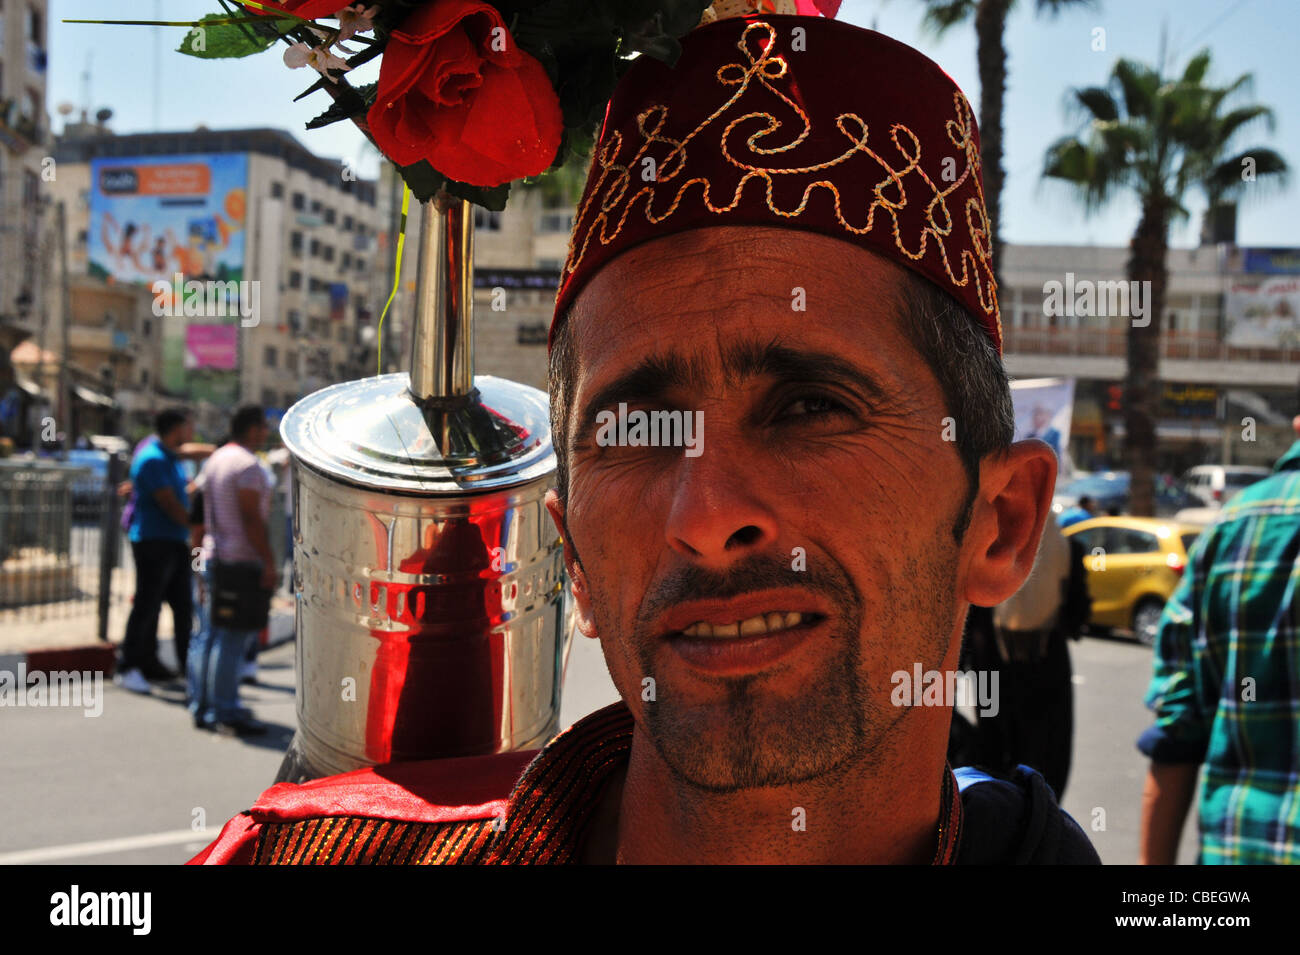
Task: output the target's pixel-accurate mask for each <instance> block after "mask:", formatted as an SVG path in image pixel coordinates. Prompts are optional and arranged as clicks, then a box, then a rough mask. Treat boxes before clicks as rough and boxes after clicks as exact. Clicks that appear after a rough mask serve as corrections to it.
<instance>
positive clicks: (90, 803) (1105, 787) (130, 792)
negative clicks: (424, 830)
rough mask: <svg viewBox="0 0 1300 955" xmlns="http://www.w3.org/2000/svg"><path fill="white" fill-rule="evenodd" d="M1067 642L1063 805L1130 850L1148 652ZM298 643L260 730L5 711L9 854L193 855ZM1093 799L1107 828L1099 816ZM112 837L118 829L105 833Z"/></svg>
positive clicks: (0, 843)
mask: <svg viewBox="0 0 1300 955" xmlns="http://www.w3.org/2000/svg"><path fill="white" fill-rule="evenodd" d="M1071 650H1072V653H1073V655H1074V661H1075V672H1076V687H1075V689H1076V693H1077V696H1076V735H1075V747H1076V749H1075V760H1074V766H1073V769H1072V772H1071V775H1070V782H1069V785H1068V788H1067V792H1066V799H1065V806H1066V808H1067V809H1068V810H1069V811H1070V812H1071V814H1072V815H1073V816H1074V817H1075V818H1076V819H1077V820H1079V822H1080V824H1081V825H1083V826H1084V828H1085V829H1086V830H1088V832H1089V834H1090V836H1091V837H1092V839H1093V841H1094V844H1095V845H1096V846H1097V849H1098V851H1099V852H1100V854H1101V856H1102V859H1103V861H1105V862H1108V863H1131V862H1134V861H1135V860H1136V844H1137V828H1138V807H1139V797H1140V793H1141V787H1142V779H1143V775H1144V773H1145V770H1146V766H1145V762H1144V760H1143V759H1142V757H1141V755H1140V754H1139V753H1138V752H1137V751H1136V750H1135V749H1134V747H1133V741H1134V739H1135V738H1136V737H1137V735H1138V733H1140V732H1141V730H1142V729H1143V728H1145V726H1146V725H1147V724H1148V714H1147V712H1146V711H1145V710H1144V709H1143V708H1142V705H1141V698H1142V694H1143V692H1144V690H1145V687H1146V682H1147V676H1148V669H1149V666H1150V651H1149V650H1147V649H1145V648H1143V647H1140V646H1138V645H1136V644H1133V643H1129V642H1125V641H1120V640H1106V639H1100V638H1086V639H1084V640H1083V641H1082V642H1080V643H1076V644H1073V645H1072V648H1071ZM293 652H294V648H293V644H287V645H284V646H281V647H278V648H276V649H273V650H270V651H267V652H266V653H264V654H263V655H262V658H261V676H260V680H259V684H258V685H257V686H255V687H248V686H245V687H244V691H243V692H244V696H245V699H246V700H247V701H248V702H249V703H250V704H251V705H252V706H253V708H254V709H255V710H256V712H257V715H258V717H259V718H260V719H262V720H263V721H265V722H267V723H268V724H270V725H271V726H272V732H271V733H270V734H268V735H267V736H266V737H263V738H261V739H258V740H253V741H248V742H243V741H238V740H233V739H226V738H221V737H217V736H214V735H213V734H211V733H204V732H199V731H196V730H194V729H192V728H191V726H190V721H189V719H188V716H187V714H186V713H185V711H184V708H183V706H182V705H181V702H180V694H181V691H180V689H179V687H178V688H177V689H176V690H174V691H167V692H164V691H162V690H155V695H154V696H151V697H142V696H136V695H134V694H131V693H128V692H126V691H124V690H121V689H118V688H117V687H114V686H112V685H111V684H108V685H106V686H105V688H104V694H105V699H104V704H103V715H102V716H100V717H99V718H86V717H84V716H83V715H82V712H81V710H79V709H60V708H45V709H35V708H21V709H6V710H5V711H3V712H0V721H3V724H2V725H3V732H0V766H3V768H4V772H3V773H0V820H3V825H0V862H3V861H15V862H67V863H76V864H97V863H164V864H168V863H177V862H182V861H184V860H185V859H187V858H189V857H190V856H191V855H193V854H194V852H196V851H198V849H200V848H201V847H202V846H203V845H204V844H206V843H207V842H208V841H209V840H210V838H211V835H207V836H205V835H198V834H195V833H194V832H193V828H194V827H195V825H196V820H197V821H198V824H202V823H203V822H206V824H207V825H208V826H209V827H213V830H214V831H213V833H212V834H215V828H216V827H219V826H220V825H221V824H223V823H224V822H225V820H226V819H228V818H229V817H230V816H232V815H234V814H235V813H237V812H239V811H240V810H242V809H244V808H246V807H247V806H248V804H249V803H250V802H251V801H252V800H253V799H254V798H255V797H256V796H257V794H258V793H260V792H261V791H262V790H263V789H264V788H266V787H267V786H268V785H270V784H271V782H272V781H273V779H274V777H275V773H276V770H277V769H278V768H279V764H280V756H281V753H282V752H283V750H284V748H285V747H286V746H287V745H288V743H289V740H290V738H291V736H292V731H293V724H294V710H293ZM613 699H614V691H613V687H612V685H611V684H610V682H609V678H608V675H607V674H606V671H605V666H604V660H603V658H602V657H601V655H600V649H599V647H598V646H597V645H596V644H595V643H594V642H592V641H589V640H585V639H582V638H577V642H576V643H575V644H574V647H573V651H572V653H571V656H570V660H569V669H568V676H567V682H566V688H565V705H564V711H563V714H562V716H563V721H564V724H565V725H568V724H569V723H571V722H572V721H573V720H575V719H577V718H578V717H580V716H582V715H583V714H585V713H587V712H590V711H591V710H592V709H595V708H596V707H599V706H602V705H604V704H605V703H607V702H610V701H611V700H613ZM1098 808H1099V809H1101V810H1104V813H1105V819H1104V825H1105V828H1104V829H1094V827H1093V820H1094V810H1095V809H1098ZM1097 818H1098V819H1099V817H1097ZM1193 828H1194V820H1192V821H1189V825H1188V827H1187V830H1186V831H1185V833H1184V839H1183V850H1182V852H1181V853H1180V861H1182V862H1191V861H1193V859H1194V858H1195V849H1194V839H1193V838H1192V829H1193ZM107 840H120V842H117V843H116V844H111V845H103V843H105V842H106V841H107ZM88 843H89V844H92V845H87V844H88ZM96 844H98V845H96ZM29 850H30V852H29ZM19 852H23V855H22V856H19V857H13V856H10V858H5V856H7V855H10V854H13V853H19Z"/></svg>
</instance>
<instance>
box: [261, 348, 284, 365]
mask: <svg viewBox="0 0 1300 955" xmlns="http://www.w3.org/2000/svg"><path fill="white" fill-rule="evenodd" d="M279 357H280V356H279V355H278V354H277V353H276V350H275V349H274V348H272V347H271V346H270V345H267V346H266V350H265V351H264V352H263V353H262V364H264V365H266V367H267V368H275V367H276V365H277V364H278V360H279Z"/></svg>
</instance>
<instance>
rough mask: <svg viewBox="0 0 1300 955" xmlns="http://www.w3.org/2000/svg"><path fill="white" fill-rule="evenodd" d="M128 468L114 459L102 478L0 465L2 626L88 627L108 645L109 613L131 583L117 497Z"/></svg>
mask: <svg viewBox="0 0 1300 955" xmlns="http://www.w3.org/2000/svg"><path fill="white" fill-rule="evenodd" d="M125 470H126V468H125V462H124V461H123V460H122V459H121V458H116V457H114V458H110V460H109V468H108V471H107V473H106V474H102V473H96V472H94V471H92V470H91V469H89V468H85V467H77V466H72V465H68V464H63V463H60V462H56V461H49V460H43V459H17V460H0V627H11V626H27V625H39V624H44V623H48V622H50V621H70V620H81V621H84V624H85V625H86V629H87V630H89V627H90V625H91V623H92V621H93V624H94V627H95V631H96V633H97V635H98V637H99V639H101V640H105V639H107V636H108V618H109V613H110V611H111V609H112V607H113V605H114V604H120V603H124V602H126V601H127V600H128V599H129V597H130V593H131V591H132V590H133V588H134V580H135V568H134V565H133V564H132V563H131V557H130V548H129V547H127V546H125V535H124V533H123V531H122V528H121V526H120V516H121V505H120V502H119V499H118V497H117V484H118V483H119V482H120V480H121V479H122V477H123V476H124V474H125Z"/></svg>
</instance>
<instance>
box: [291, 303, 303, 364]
mask: <svg viewBox="0 0 1300 955" xmlns="http://www.w3.org/2000/svg"><path fill="white" fill-rule="evenodd" d="M288 323H289V334H290V335H297V334H298V333H299V332H301V331H302V312H300V311H298V310H297V309H296V308H291V309H289V315H288ZM290 354H291V355H292V354H294V353H293V352H290ZM295 357H296V356H295Z"/></svg>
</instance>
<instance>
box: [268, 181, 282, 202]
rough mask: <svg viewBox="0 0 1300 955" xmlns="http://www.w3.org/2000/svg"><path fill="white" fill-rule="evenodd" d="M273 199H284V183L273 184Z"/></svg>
mask: <svg viewBox="0 0 1300 955" xmlns="http://www.w3.org/2000/svg"><path fill="white" fill-rule="evenodd" d="M271 198H272V199H283V198H284V183H282V182H273V183H271Z"/></svg>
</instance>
